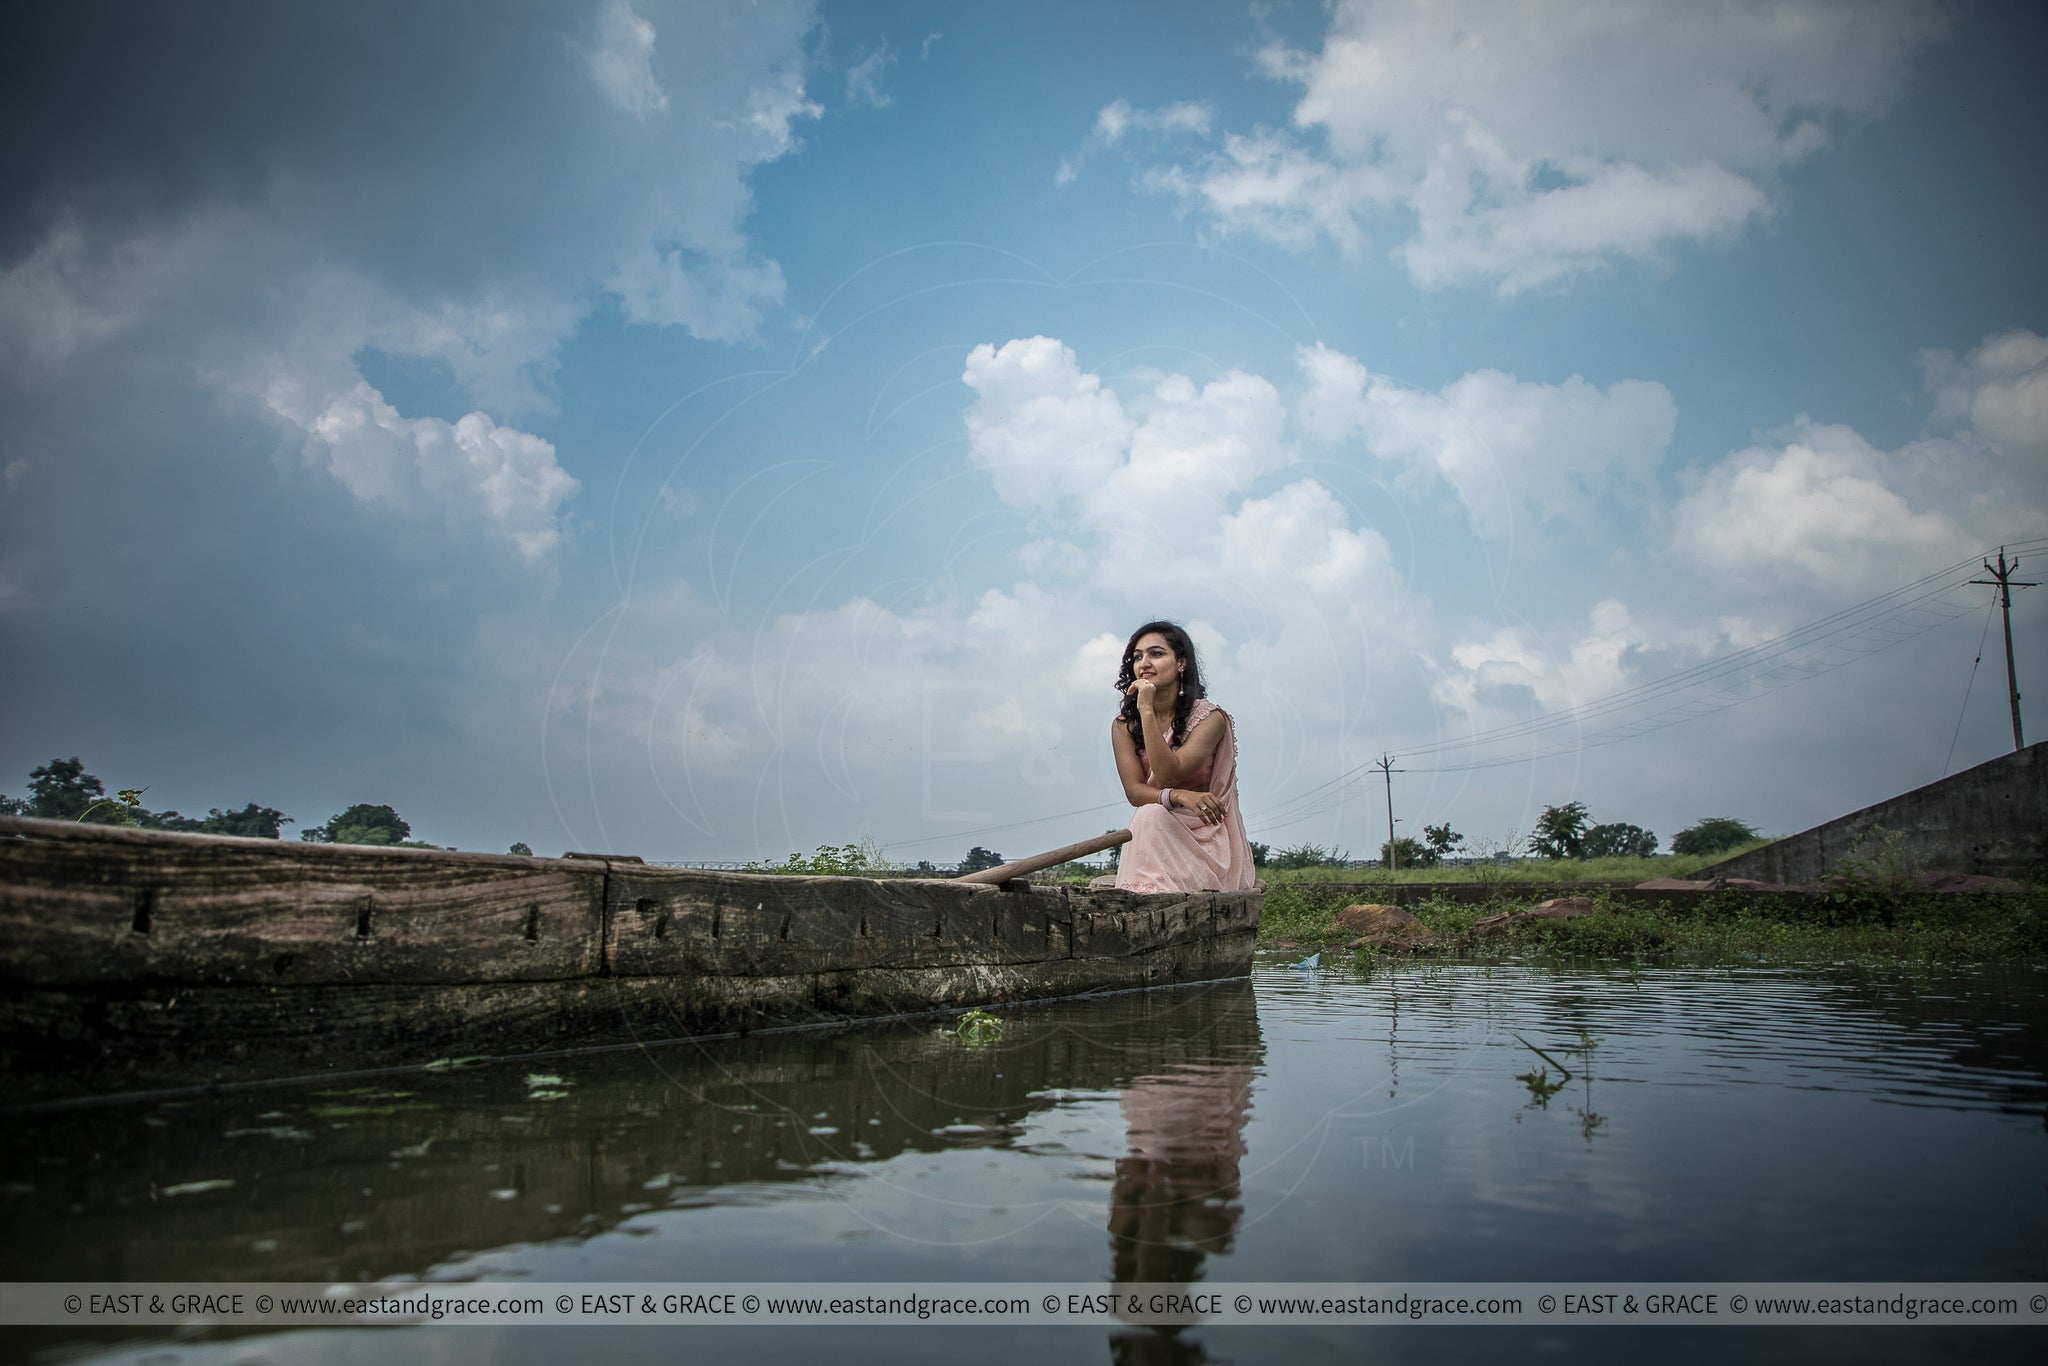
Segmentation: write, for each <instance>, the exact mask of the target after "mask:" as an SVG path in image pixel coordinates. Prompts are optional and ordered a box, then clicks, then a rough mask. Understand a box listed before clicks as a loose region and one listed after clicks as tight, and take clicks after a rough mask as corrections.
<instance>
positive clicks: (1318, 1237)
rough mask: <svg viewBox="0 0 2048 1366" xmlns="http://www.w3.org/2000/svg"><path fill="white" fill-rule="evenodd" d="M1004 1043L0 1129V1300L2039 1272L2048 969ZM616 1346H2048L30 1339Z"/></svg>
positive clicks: (1163, 996) (1475, 999)
mask: <svg viewBox="0 0 2048 1366" xmlns="http://www.w3.org/2000/svg"><path fill="white" fill-rule="evenodd" d="M1005 1019H1006V1020H1007V1022H1008V1029H1007V1032H1006V1035H1005V1038H1004V1040H1003V1041H1002V1042H1001V1043H1000V1044H998V1045H996V1046H993V1047H988V1048H983V1049H969V1048H966V1047H963V1046H962V1045H961V1043H960V1042H959V1041H958V1040H957V1039H954V1038H952V1037H951V1036H948V1035H945V1034H941V1033H939V1032H937V1031H936V1029H935V1027H934V1025H933V1023H932V1022H929V1021H925V1022H916V1023H894V1024H886V1025H875V1026H868V1027H863V1028H859V1029H853V1030H847V1031H844V1032H838V1033H830V1034H827V1033H817V1032H794V1033H783V1034H774V1035H761V1036H756V1037H753V1038H749V1039H734V1040H720V1041H713V1042H710V1043H706V1044H701V1045H700V1044H682V1045H673V1046H665V1047H661V1048H656V1049H649V1050H644V1051H625V1052H605V1053H585V1054H580V1055H573V1056H565V1057H557V1058H550V1059H546V1060H544V1061H538V1062H525V1063H520V1064H516V1065H492V1066H488V1067H480V1068H475V1069H464V1070H451V1071H446V1072H440V1073H423V1072H419V1071H411V1072H406V1073H402V1074H387V1075H382V1076H376V1077H369V1078H354V1079H347V1080H343V1081H339V1082H336V1081H322V1082H300V1083H294V1084H290V1085H284V1086H276V1087H266V1088H259V1089H252V1090H245V1091H239V1092H235V1093H232V1094H227V1095H214V1096H187V1097H179V1098H171V1099H161V1100H155V1101H137V1102H130V1103H124V1104H120V1105H102V1106H94V1107H87V1108H73V1109H65V1110H55V1111H48V1110H46V1111H28V1112H24V1111H16V1112H14V1113H12V1114H9V1115H8V1116H7V1118H6V1122H5V1125H4V1130H0V1133H4V1137H0V1220H4V1227H5V1229H6V1233H5V1235H4V1238H0V1279H7V1280H75V1281H115V1280H173V1279H175V1280H183V1281H215V1282H225V1281H257V1280H262V1281H322V1282H324V1281H336V1280H344V1281H358V1280H375V1279H381V1278H388V1277H404V1278H413V1277H420V1278H435V1279H441V1278H471V1279H479V1278H480V1279H488V1280H493V1281H502V1280H514V1279H521V1278H531V1279H534V1280H537V1281H544V1282H687V1281H693V1280H717V1281H736V1280H760V1281H905V1282H917V1281H932V1282H947V1283H958V1282H963V1281H1004V1280H1028V1281H1109V1280H1118V1281H1155V1282H1156V1281H1199V1280H1204V1279H1206V1280H1210V1281H1217V1282H1287V1281H1353V1280H1357V1281H1380V1282H1392V1281H1490V1280H1501V1281H1527V1280H1562V1279H1568V1278H1578V1279H1584V1280H1587V1281H1603V1280H1612V1281H1620V1280H1629V1281H1636V1282H1643V1281H1658V1280H1677V1281H1684V1280H1699V1281H1733V1280H1766V1281H1798V1280H1845V1281H1863V1280H1869V1281H1881V1280H1960V1281H1972V1280H2039V1279H2048V1217H2044V1216H2048V1128H2044V1120H2048V974H2043V973H2041V972H2038V971H2026V970H2021V971H2015V970H2010V969H2007V970H2001V971H1991V970H1985V971H1979V972H1967V971H1964V972H1947V973H1940V974H1934V973H1927V972H1903V971H1889V970H1888V971H1881V972H1880V971H1854V970H1847V969H1842V970H1826V969H1821V970H1815V969H1797V970H1777V969H1746V970H1745V969H1700V970H1659V971H1645V972H1638V973H1628V972H1619V971H1599V970H1587V971H1561V970H1555V969H1539V968H1531V967H1518V966H1496V967H1483V966H1455V967H1438V968H1419V967H1403V968H1397V969H1391V970H1382V971H1380V972H1379V973H1377V974H1376V975H1373V976H1371V977H1361V976H1360V975H1358V974H1356V973H1354V972H1351V971H1348V970H1343V969H1326V970H1323V971H1321V972H1299V971H1295V970H1294V969H1292V968H1289V967H1284V966H1273V967H1266V968H1262V969H1261V970H1260V971H1259V972H1258V974H1257V975H1256V976H1255V978H1254V979H1253V981H1252V982H1249V983H1242V982H1241V983H1233V984H1225V985H1218V986H1210V987H1201V988H1188V989H1182V990H1175V991H1162V992H1153V993H1143V994H1131V995H1123V996H1115V997H1108V998H1101V999H1096V1000H1090V1001H1080V1002H1068V1003H1060V1004H1054V1005H1047V1006H1039V1007H1033V1008H1029V1009H1023V1010H1018V1011H1013V1012H1010V1013H1009V1014H1007V1015H1006V1016H1005ZM1537 1050H1541V1052H1542V1053H1543V1054H1547V1055H1549V1057H1548V1058H1547V1059H1546V1058H1545V1057H1543V1056H1539V1053H1538V1051H1537ZM1560 1067H1562V1068H1564V1069H1568V1070H1569V1072H1570V1074H1571V1075H1570V1077H1569V1079H1566V1078H1564V1077H1563V1076H1562V1075H1561V1072H1560ZM593 1333H595V1334H599V1335H601V1338H602V1343H603V1348H604V1351H605V1352H606V1353H607V1354H609V1355H614V1356H618V1357H621V1358H624V1359H626V1360H629V1361H634V1360H643V1359H644V1360H649V1361H656V1360H659V1361H667V1360H671V1359H674V1358H675V1356H676V1355H677V1353H678V1351H679V1350H681V1349H682V1347H683V1346H684V1345H685V1337H687V1346H688V1349H689V1353H690V1354H691V1355H693V1356H697V1355H701V1356H703V1357H704V1358H706V1359H723V1358H726V1357H730V1356H735V1355H744V1356H746V1357H748V1358H749V1359H751V1360H753V1361H757V1362H769V1361H816V1360H818V1359H819V1358H821V1357H826V1358H830V1359H834V1360H842V1359H849V1358H851V1359H856V1360H866V1359H870V1358H873V1359H877V1360H890V1361H900V1360H926V1359H929V1360H933V1361H940V1360H946V1361H959V1360H963V1359H975V1360H982V1359H988V1358H991V1357H995V1358H1000V1359H1015V1360H1039V1359H1043V1358H1045V1357H1046V1356H1049V1355H1054V1354H1059V1355H1062V1356H1068V1357H1074V1358H1076V1359H1079V1360H1098V1361H1099V1360H1116V1361H1154V1360H1158V1361H1201V1360H1212V1359H1216V1360H1237V1361H1253V1360H1265V1359H1270V1358H1273V1357H1277V1356H1281V1355H1285V1356H1287V1357H1289V1358H1290V1359H1292V1358H1308V1359H1311V1360H1333V1361H1334V1360H1352V1359H1355V1358H1357V1357H1358V1356H1360V1355H1361V1354H1363V1353H1366V1352H1371V1353H1373V1354H1375V1355H1385V1356H1393V1357H1397V1358H1402V1359H1413V1360H1492V1359H1494V1358H1496V1357H1498V1356H1500V1355H1504V1354H1508V1353H1515V1354H1522V1353H1532V1352H1533V1353H1536V1354H1539V1355H1540V1354H1545V1353H1562V1352H1569V1353H1572V1354H1575V1355H1580V1356H1586V1355H1592V1356H1596V1357H1599V1358H1601V1359H1614V1360H1624V1359H1634V1358H1636V1357H1638V1356H1640V1355H1641V1354H1642V1353H1644V1352H1655V1353H1657V1354H1658V1355H1659V1356H1661V1357H1666V1358H1678V1359H1687V1358H1693V1359H1700V1360H1706V1359H1710V1358H1719V1357H1720V1356H1722V1355H1725V1354H1726V1353H1727V1352H1728V1351H1730V1350H1731V1349H1739V1350H1740V1351H1741V1352H1742V1353H1743V1354H1744V1355H1745V1356H1750V1357H1762V1358H1764V1359H1780V1360H1787V1361H1791V1360H1813V1359H1823V1360H1827V1359H1839V1360H1858V1361H1864V1360H1871V1359H1879V1360H1912V1361H1919V1360H1945V1359H1954V1360H1985V1359H2001V1358H2005V1357H2010V1358H2012V1359H2016V1360H2017V1359H2022V1358H2024V1359H2027V1360H2032V1359H2033V1357H2034V1355H2035V1352H2036V1351H2038V1347H2039V1344H2040V1341H2041V1339H2040V1335H2039V1334H2038V1333H2031V1334H2030V1333H2029V1332H2028V1330H2024V1329H2004V1330H1960V1329H1937V1328H1914V1329H1910V1330H1894V1329H1875V1328H1866V1329H1848V1330H1833V1331H1824V1330H1819V1329H1762V1328H1749V1329H1737V1328H1721V1329H1713V1330H1698V1329H1695V1330H1685V1329H1620V1328H1593V1329H1583V1328H1582V1329H1567V1328H1557V1329H1553V1328H1548V1327H1541V1328H1539V1327H1502V1328H1375V1329H1330V1328H1287V1329H1249V1328H1228V1327H1214V1326H1209V1327H1201V1328H1195V1329H1190V1330H1187V1331H1185V1332H1182V1333H1179V1334H1177V1335H1173V1336H1167V1335H1164V1334H1160V1333H1155V1332H1152V1331H1150V1330H1147V1329H1143V1328H1136V1327H1134V1328H1129V1329H1118V1330H1115V1331H1111V1332H1105V1331H1104V1330H1100V1329H1087V1330H1084V1329H1078V1328H1053V1327H1047V1328H1003V1329H998V1330H980V1331H976V1330H972V1329H967V1328H941V1329H919V1330H915V1331H913V1330H907V1329H854V1328H846V1327H829V1328H828V1327H820V1328H814V1329H803V1330H790V1329H755V1328H735V1329H720V1330H687V1331H686V1332H685V1331H684V1330H676V1329H657V1328H619V1329H604V1330H593V1329H583V1328H577V1329H569V1328H558V1329H533V1328H527V1329H517V1328H499V1329H489V1328H461V1329H450V1328H440V1329H435V1328H420V1329H400V1330H388V1329H387V1330H322V1331H301V1332H295V1333H290V1334H275V1333H274V1334H266V1335H259V1336H254V1337H241V1338H235V1339H215V1340H201V1341H192V1340H189V1339H184V1338H172V1339H163V1338H159V1339H158V1340H155V1341H146V1340H137V1339H135V1338H133V1337H132V1336H131V1337H121V1336H110V1335H106V1334H102V1335H101V1336H98V1337H93V1336H89V1335H81V1334H80V1333H79V1332H77V1331H72V1330H61V1329H50V1330H34V1331H17V1332H16V1333H15V1334H14V1335H13V1336H12V1338H10V1339H9V1340H8V1341H7V1342H6V1343H5V1348H6V1350H7V1351H8V1353H9V1354H10V1355H11V1356H13V1357H15V1358H16V1359H44V1360H54V1359H70V1358H75V1357H78V1356H86V1357H91V1358H94V1359H97V1360H104V1361H118V1362H150V1363H169V1362H209V1363H212V1362H231V1361H232V1362H247V1361H257V1360H277V1359H284V1358H290V1359H293V1360H313V1361H321V1362H357V1361H375V1362H377V1363H378V1366H388V1363H389V1362H391V1361H392V1360H393V1359H394V1358H397V1359H403V1360H427V1359H435V1358H439V1357H448V1358H461V1359H485V1358H488V1359H498V1360H506V1361H518V1362H528V1361H531V1362H543V1361H552V1360H555V1359H557V1358H558V1357H560V1356H562V1355H564V1354H565V1353H569V1352H575V1353H581V1352H582V1351H584V1350H586V1349H591V1348H594V1347H595V1346H596V1345H597V1342H598V1339H597V1338H596V1337H591V1336H588V1335H590V1334H593ZM578 1334H580V1335H584V1336H581V1337H576V1336H572V1335H578ZM2030 1349H2031V1350H2030Z"/></svg>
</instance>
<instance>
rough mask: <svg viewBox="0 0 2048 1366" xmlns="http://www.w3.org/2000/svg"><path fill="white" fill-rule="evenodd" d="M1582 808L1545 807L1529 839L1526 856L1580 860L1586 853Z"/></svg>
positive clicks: (1580, 804) (1579, 804) (1574, 804)
mask: <svg viewBox="0 0 2048 1366" xmlns="http://www.w3.org/2000/svg"><path fill="white" fill-rule="evenodd" d="M1586 824H1587V816H1586V804H1585V803H1584V802H1566V803H1565V804H1564V805H1563V806H1546V807H1544V808H1543V814H1542V815H1541V816H1538V817H1537V818H1536V830H1535V833H1533V834H1531V835H1530V836H1529V852H1530V853H1532V854H1536V855H1539V856H1541V857H1543V858H1547V859H1565V858H1583V857H1585V853H1586Z"/></svg>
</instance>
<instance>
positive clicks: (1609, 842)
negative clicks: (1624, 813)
mask: <svg viewBox="0 0 2048 1366" xmlns="http://www.w3.org/2000/svg"><path fill="white" fill-rule="evenodd" d="M1656 852H1657V837H1656V836H1655V835H1654V834H1652V833H1651V832H1650V831H1648V830H1645V829H1643V827H1641V826H1640V825H1630V824H1628V823H1627V822H1625V821H1617V822H1616V823H1615V824H1613V825H1596V826H1594V827H1593V828H1592V829H1590V830H1588V831H1587V832H1586V841H1585V848H1584V849H1583V850H1582V851H1581V853H1580V857H1581V858H1650V857H1652V856H1654V855H1655V854H1656Z"/></svg>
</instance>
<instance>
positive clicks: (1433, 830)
mask: <svg viewBox="0 0 2048 1366" xmlns="http://www.w3.org/2000/svg"><path fill="white" fill-rule="evenodd" d="M1422 840H1423V843H1425V844H1427V845H1428V846H1429V851H1430V852H1431V853H1432V854H1435V855H1436V858H1435V859H1431V860H1430V862H1432V863H1435V862H1437V861H1438V860H1439V859H1445V858H1448V857H1450V855H1451V854H1452V853H1453V852H1455V851H1456V850H1457V848H1458V847H1459V846H1460V845H1462V844H1464V842H1465V837H1464V836H1463V835H1461V834H1459V833H1458V832H1457V831H1455V830H1453V829H1451V823H1450V822H1449V821H1445V822H1444V823H1443V824H1442V825H1425V826H1423V827H1422Z"/></svg>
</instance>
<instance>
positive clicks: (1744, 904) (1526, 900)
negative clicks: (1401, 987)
mask: <svg viewBox="0 0 2048 1366" xmlns="http://www.w3.org/2000/svg"><path fill="white" fill-rule="evenodd" d="M1356 899H1357V898H1356V896H1354V895H1351V894H1347V893H1345V892H1342V891H1337V890H1332V889H1328V888H1325V887H1322V886H1319V885H1317V884H1315V883H1296V884H1284V885H1278V886H1272V887H1269V889H1268V891H1267V894H1266V913H1265V918H1264V920H1263V922H1262V923H1261V925H1260V928H1259V939H1260V942H1261V943H1262V944H1269V945H1278V944H1287V945H1290V946H1291V945H1299V944H1321V945H1328V944H1333V943H1340V942H1343V941H1344V940H1345V939H1347V938H1349V937H1350V932H1349V931H1348V930H1345V929H1342V928H1340V927H1339V926H1337V925H1336V923H1335V918H1336V914H1337V912H1338V911H1339V910H1341V909H1343V907H1344V906H1345V905H1346V904H1347V903H1349V902H1351V901H1354V900H1356ZM1536 899H1537V894H1536V893H1529V894H1525V895H1524V896H1523V897H1522V898H1520V899H1519V902H1517V901H1507V902H1503V901H1498V900H1496V901H1491V902H1483V903H1482V902H1469V901H1451V900H1448V899H1431V900H1427V901H1422V902H1419V903H1409V904H1408V906H1407V909H1408V910H1410V911H1412V912H1413V913H1414V914H1415V916H1416V917H1417V918H1418V919H1420V920H1421V921H1422V923H1423V924H1425V925H1427V926H1428V927H1429V928H1430V929H1431V930H1433V931H1434V932H1435V933H1436V936H1437V939H1436V942H1435V944H1434V945H1433V946H1432V947H1431V948H1429V949H1426V950H1423V951H1422V953H1421V954H1420V955H1419V956H1421V957H1424V958H1436V959H1442V958H1478V959H1481V960H1486V959H1498V958H1517V959H1534V960H1538V961H1540V960H1544V959H1557V960H1567V961H1581V960H1604V961H1620V962H1630V961H1638V960H1642V959H1646V958H1657V959H1660V960H1662V961H1667V962H1668V961H1679V962H1688V963H1727V962H1741V963H1764V962H1778V963H1796V962H1823V963H1843V962H1879V963H1898V962H2033V963H2048V885H2036V886H2033V887H2030V888H2028V889H2027V890H2025V891H2021V892H2009V893H1992V894H1983V893H1979V894H1970V895H1956V894H1945V893H1934V892H1921V891H1918V890H1914V891H1911V892H1904V893H1898V892H1894V893H1891V894H1888V896H1887V897H1886V898H1884V899H1876V898H1868V897H1863V898H1851V899H1830V898H1827V897H1796V896H1795V897H1771V896H1755V895H1752V894H1749V893H1745V892H1741V891H1726V892H1719V893H1709V894H1695V895H1681V896H1677V897H1674V898H1673V899H1672V900H1670V901H1666V902H1661V903H1654V904H1651V905H1626V906H1616V905H1611V904H1608V903H1607V901H1606V899H1605V898H1604V897H1603V896H1601V894H1599V893H1595V894H1594V900H1595V904H1596V905H1598V906H1599V907H1600V910H1599V913H1598V914H1595V915H1584V916H1577V917H1574V918H1572V919H1570V920H1534V919H1532V920H1525V921H1522V922H1519V923H1517V924H1514V925H1512V926H1510V927H1509V928H1507V929H1505V930H1503V931H1498V932H1496V933H1494V934H1491V935H1489V936H1487V937H1485V938H1478V939H1475V938H1473V937H1472V936H1471V934H1470V931H1471V929H1472V926H1473V924H1474V923H1475V922H1476V921H1477V920H1479V919H1480V918H1481V917H1483V916H1488V915H1493V914H1496V913H1497V912H1499V911H1501V910H1502V909H1505V908H1508V907H1511V906H1514V905H1516V904H1520V905H1524V906H1526V905H1528V904H1530V903H1532V902H1534V901H1535V900H1536ZM1368 955H1370V956H1369V957H1368ZM1414 956H1418V955H1415V954H1410V953H1403V954H1401V955H1399V956H1398V957H1399V959H1401V960H1406V959H1408V958H1411V957H1414ZM1361 961H1362V962H1365V963H1368V964H1369V963H1384V962H1386V961H1388V956H1387V955H1380V954H1376V953H1374V952H1373V951H1372V950H1370V949H1368V950H1364V951H1361Z"/></svg>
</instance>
